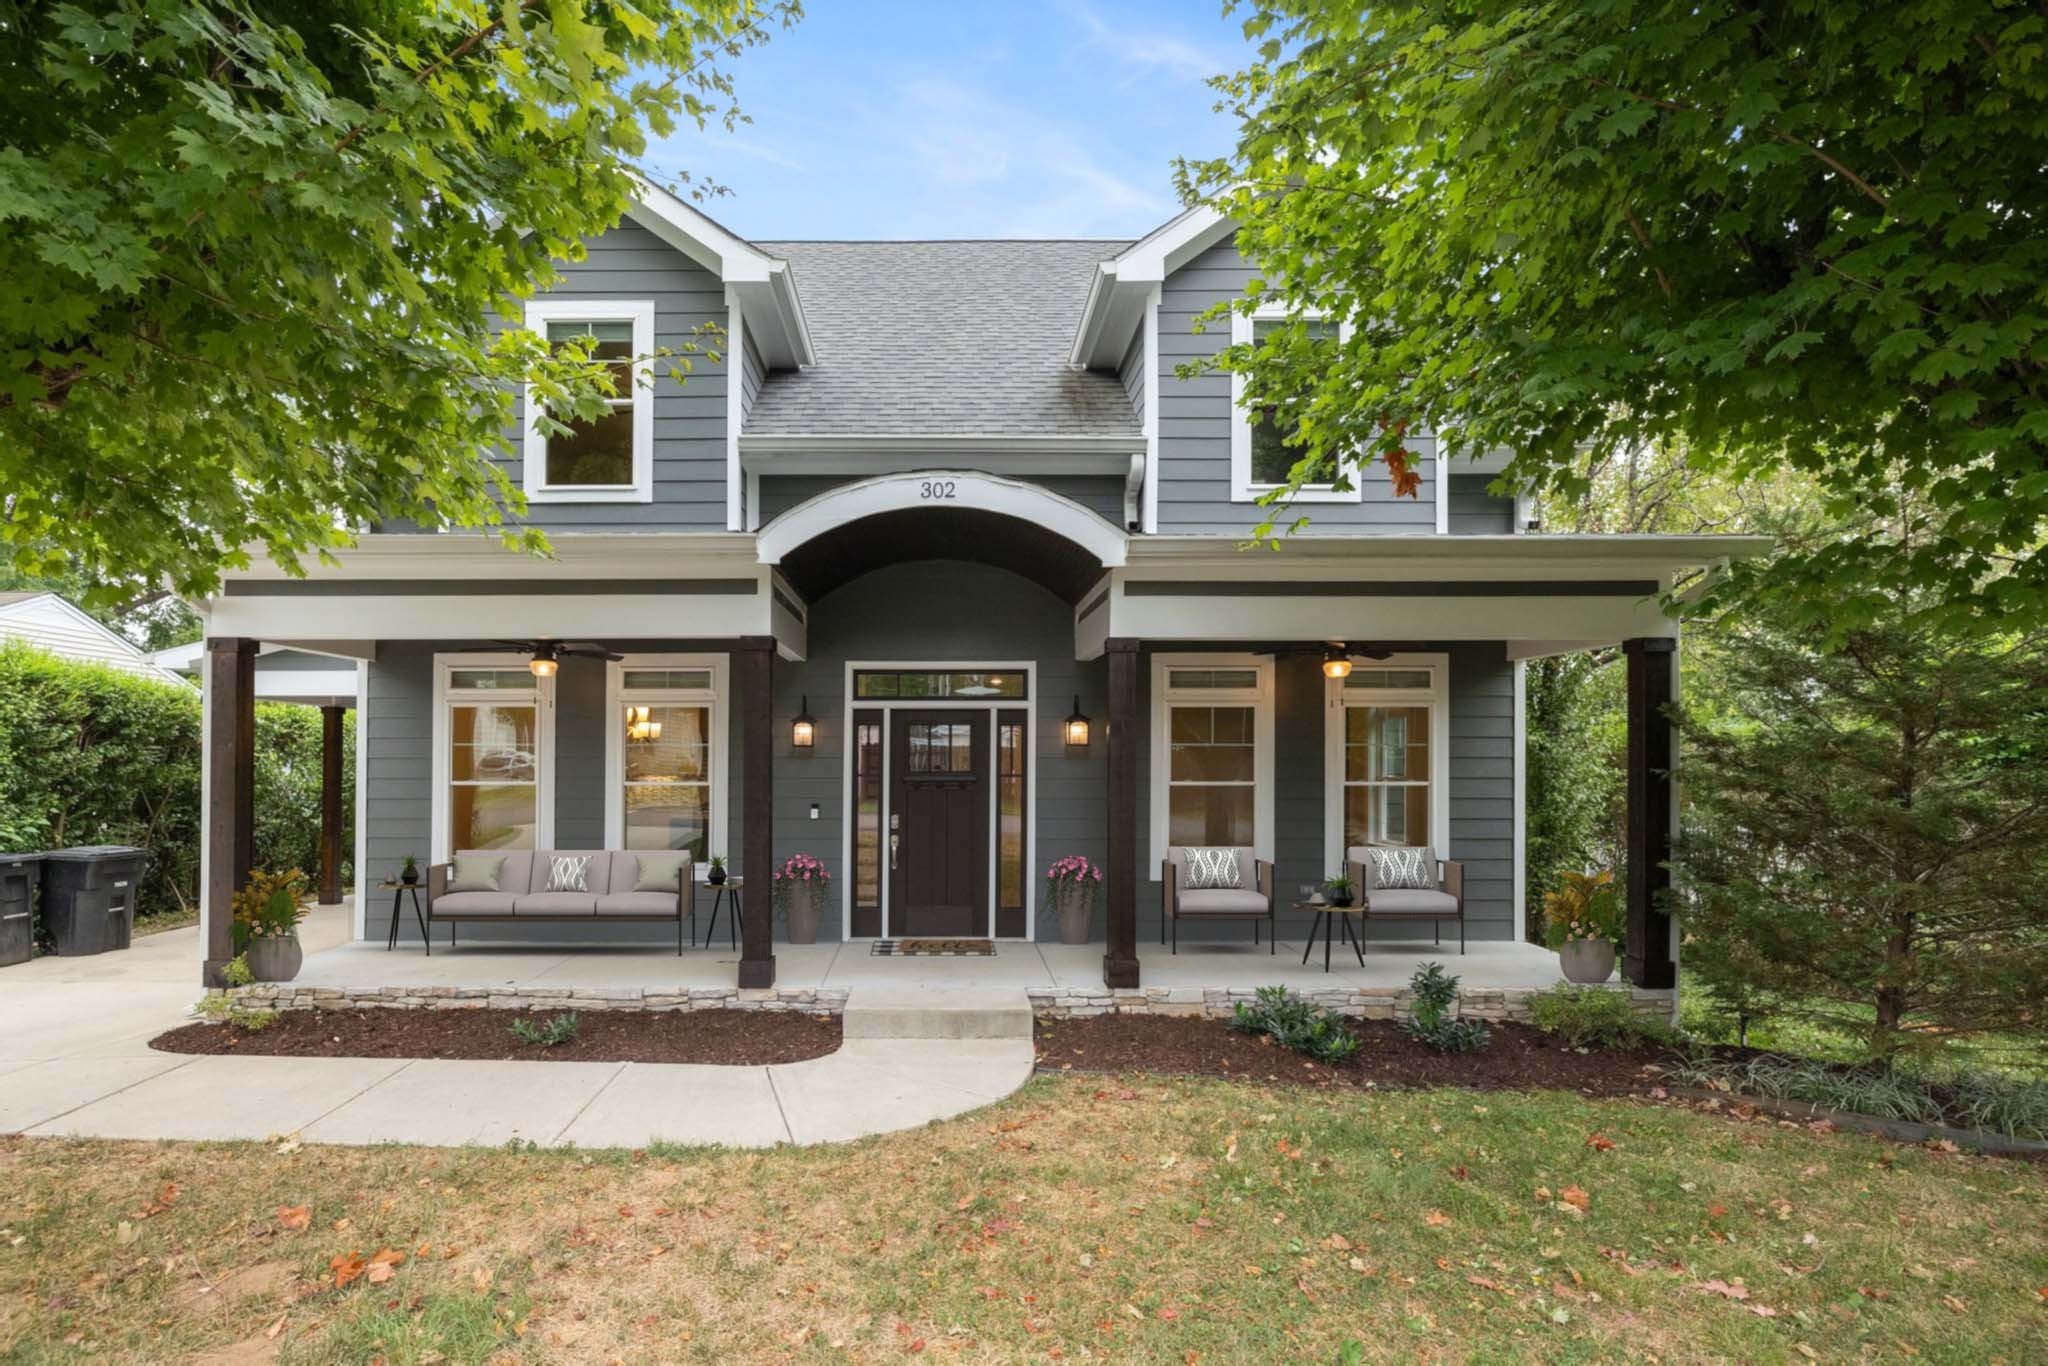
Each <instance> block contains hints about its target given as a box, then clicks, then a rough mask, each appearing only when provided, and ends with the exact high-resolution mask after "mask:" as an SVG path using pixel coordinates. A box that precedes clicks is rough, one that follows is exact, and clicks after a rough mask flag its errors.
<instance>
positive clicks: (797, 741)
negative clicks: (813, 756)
mask: <svg viewBox="0 0 2048 1366" xmlns="http://www.w3.org/2000/svg"><path fill="white" fill-rule="evenodd" d="M789 742H790V743H791V744H792V745H795V746H796V747H797V748H798V749H809V748H810V747H811V746H813V745H815V744H817V743H818V723H817V722H816V721H815V720H813V719H812V717H811V699H810V695H809V694H805V696H804V700H803V703H802V704H801V705H800V706H798V708H797V712H796V720H794V721H792V722H790V723H789Z"/></svg>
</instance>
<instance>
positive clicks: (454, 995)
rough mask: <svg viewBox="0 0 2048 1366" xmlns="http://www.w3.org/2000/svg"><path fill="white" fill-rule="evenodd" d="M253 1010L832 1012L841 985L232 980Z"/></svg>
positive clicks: (239, 998) (841, 996) (842, 1005)
mask: <svg viewBox="0 0 2048 1366" xmlns="http://www.w3.org/2000/svg"><path fill="white" fill-rule="evenodd" d="M234 997H235V1001H236V1003H237V1004H239V1005H243V1006H247V1007H249V1008H250V1009H252V1010H351V1009H356V1008H359V1007H362V1008H371V1009H385V1010H785V1011H799V1012H802V1013H804V1014H807V1015H837V1014H839V1013H840V1012H842V1011H843V1010H845V1009H846V990H845V989H844V988H841V989H839V990H834V989H832V988H830V987H820V988H818V989H816V990H812V989H810V988H802V989H798V988H787V989H785V988H781V987H758V988H755V987H749V988H745V989H742V988H740V987H558V988H547V987H541V988H513V987H429V986H415V987H311V986H306V987H301V986H293V985H292V984H291V983H289V982H280V983H271V982H259V983H257V984H255V985H254V986H246V987H238V988H236V989H235V992H234Z"/></svg>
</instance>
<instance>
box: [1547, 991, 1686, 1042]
mask: <svg viewBox="0 0 2048 1366" xmlns="http://www.w3.org/2000/svg"><path fill="white" fill-rule="evenodd" d="M1529 1018H1530V1021H1531V1023H1533V1024H1534V1025H1535V1026H1536V1027H1537V1028H1538V1029H1540V1030H1542V1031H1543V1032H1544V1033H1545V1034H1555V1035H1557V1036H1558V1037H1559V1038H1561V1039H1563V1040H1564V1041H1565V1042H1566V1043H1568V1044H1570V1045H1571V1046H1572V1047H1574V1048H1643V1047H1647V1046H1649V1045H1652V1044H1668V1043H1671V1042H1673V1041H1675V1040H1676V1039H1677V1037H1678V1035H1677V1032H1676V1031H1675V1030H1673V1029H1672V1028H1671V1026H1670V1025H1669V1024H1667V1023H1666V1022H1665V1021H1664V1020H1663V1019H1661V1018H1659V1017H1658V1016H1655V1015H1646V1014H1644V1013H1643V1012H1642V1011H1639V1010H1637V1009H1636V1008H1635V1006H1634V1004H1633V1003H1632V1002H1631V1001H1630V1000H1629V997H1628V993H1627V992H1623V991H1609V990H1607V989H1606V988H1605V987H1584V986H1562V987H1558V988H1556V989H1555V990H1552V991H1539V992H1537V993H1536V994H1535V995H1533V996H1531V997H1530V998H1529Z"/></svg>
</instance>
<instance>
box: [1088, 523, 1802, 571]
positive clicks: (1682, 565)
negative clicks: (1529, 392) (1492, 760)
mask: <svg viewBox="0 0 2048 1366" xmlns="http://www.w3.org/2000/svg"><path fill="white" fill-rule="evenodd" d="M1244 543H1245V538H1244V537H1242V536H1216V535H1191V536H1147V537H1143V538H1140V539H1134V540H1133V541H1132V542H1131V552H1130V560H1129V566H1130V567H1129V571H1128V575H1127V576H1128V577H1138V578H1163V579H1181V578H1189V577H1201V576H1203V575H1204V574H1205V573H1206V575H1207V576H1209V577H1214V578H1224V579H1248V578H1249V579H1289V578H1295V579H1319V578H1322V579H1344V578H1350V577H1353V576H1354V575H1355V573H1356V571H1358V570H1359V569H1380V570H1384V571H1385V572H1387V573H1388V574H1390V575H1392V576H1395V577H1399V578H1402V579H1426V578H1444V579H1478V578H1501V577H1513V576H1515V575H1517V574H1527V575H1531V576H1548V577H1553V578H1617V577H1620V578H1647V579H1659V580H1662V579H1665V578H1668V577H1669V576H1670V575H1672V574H1675V573H1678V572H1681V571H1683V570H1688V569H1698V568H1705V567H1708V566H1712V565H1714V564H1718V563H1720V562H1722V561H1724V560H1732V559H1748V558H1751V557H1753V556H1757V555H1763V554H1767V553H1769V551H1770V550H1771V548H1772V547H1773V545H1774V544H1775V542H1774V541H1773V540H1772V539H1771V538H1770V537H1768V536H1655V535H1627V536H1622V535H1555V536H1552V535H1515V534H1507V535H1483V536H1442V537H1440V536H1438V535H1436V534H1435V533H1434V532H1427V533H1412V534H1411V533H1402V534H1396V535H1365V536H1314V535H1311V536H1295V537H1289V538H1283V539H1282V541H1281V543H1280V548H1279V550H1278V551H1277V552H1276V553H1267V554H1259V555H1249V554H1246V553H1245V552H1244V551H1243V550H1242V549H1240V547H1242V546H1243V545H1244Z"/></svg>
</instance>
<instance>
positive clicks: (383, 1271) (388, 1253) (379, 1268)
mask: <svg viewBox="0 0 2048 1366" xmlns="http://www.w3.org/2000/svg"><path fill="white" fill-rule="evenodd" d="M404 1260H405V1254H404V1253H403V1252H394V1251H392V1250H391V1249H390V1248H388V1247H387V1248H380V1249H378V1251H377V1254H376V1255H375V1256H373V1257H371V1258H370V1264H369V1268H368V1270H367V1271H366V1273H365V1275H366V1277H367V1278H368V1280H369V1282H370V1284H371V1285H382V1284H384V1282H386V1281H388V1280H390V1279H391V1277H392V1275H393V1274H394V1273H395V1272H396V1271H397V1269H398V1264H399V1263H400V1262H402V1261H404Z"/></svg>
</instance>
